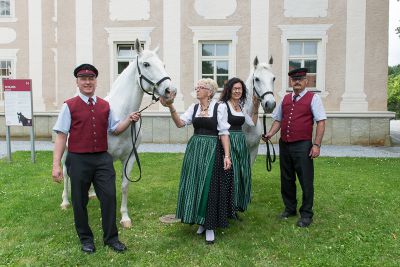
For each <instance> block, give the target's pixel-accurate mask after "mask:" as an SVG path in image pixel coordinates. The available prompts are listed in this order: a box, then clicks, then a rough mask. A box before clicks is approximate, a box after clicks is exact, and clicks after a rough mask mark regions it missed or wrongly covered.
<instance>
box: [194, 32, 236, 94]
mask: <svg viewBox="0 0 400 267" xmlns="http://www.w3.org/2000/svg"><path fill="white" fill-rule="evenodd" d="M189 28H190V29H191V30H192V32H193V51H194V53H193V54H194V59H193V60H194V61H193V62H194V66H193V67H194V70H193V86H195V84H196V82H197V81H198V80H199V79H200V78H201V77H202V76H201V43H204V42H230V49H229V52H230V55H229V57H230V60H229V74H228V78H231V77H233V76H235V75H236V46H237V40H238V36H237V32H238V31H239V29H240V28H241V26H190V27H189Z"/></svg>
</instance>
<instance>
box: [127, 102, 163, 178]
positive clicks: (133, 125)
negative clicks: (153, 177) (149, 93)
mask: <svg viewBox="0 0 400 267" xmlns="http://www.w3.org/2000/svg"><path fill="white" fill-rule="evenodd" d="M159 99H160V98H157V97H155V96H154V95H153V97H152V100H151V103H150V104H149V105H147V106H146V107H144V108H142V109H141V110H139V113H142V111H144V110H146V109H147V108H149V107H150V106H151V105H154V104H155V103H157V101H158V100H159ZM139 121H140V123H139V130H138V132H137V133H136V122H134V123H131V142H132V150H131V152H130V153H129V156H128V160H127V161H126V162H125V164H124V174H125V177H126V179H128V181H129V182H132V183H136V182H139V181H140V180H141V179H142V166H141V164H140V159H139V154H138V152H137V149H136V142H137V139H138V137H139V133H140V130H141V129H142V118H140V119H139ZM132 154H134V155H135V160H136V163H137V166H138V168H139V178H137V179H136V180H133V179H130V178H129V176H128V173H127V172H126V168H127V166H128V162H129V160H130V159H131V157H132Z"/></svg>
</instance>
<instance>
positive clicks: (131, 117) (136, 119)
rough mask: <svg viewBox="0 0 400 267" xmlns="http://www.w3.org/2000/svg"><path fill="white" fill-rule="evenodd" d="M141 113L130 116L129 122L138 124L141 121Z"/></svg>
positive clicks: (133, 113)
mask: <svg viewBox="0 0 400 267" xmlns="http://www.w3.org/2000/svg"><path fill="white" fill-rule="evenodd" d="M140 116H141V114H140V112H132V113H131V114H129V120H130V121H131V122H132V121H134V122H137V121H138V120H139V119H140Z"/></svg>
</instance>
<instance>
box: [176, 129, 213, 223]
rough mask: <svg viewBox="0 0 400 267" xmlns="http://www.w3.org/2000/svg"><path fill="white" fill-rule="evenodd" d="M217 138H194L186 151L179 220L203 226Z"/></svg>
mask: <svg viewBox="0 0 400 267" xmlns="http://www.w3.org/2000/svg"><path fill="white" fill-rule="evenodd" d="M217 138H218V137H217V136H209V135H193V136H192V137H191V138H190V140H189V142H188V144H187V147H186V151H185V156H184V158H183V164H182V171H181V177H180V182H179V192H178V204H177V209H176V218H178V219H181V221H182V222H183V223H189V224H194V223H195V224H201V225H203V224H204V222H205V217H206V210H207V198H208V192H209V190H210V181H211V176H212V172H213V169H214V163H215V151H216V145H217V140H218V139H217Z"/></svg>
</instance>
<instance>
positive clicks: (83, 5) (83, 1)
mask: <svg viewBox="0 0 400 267" xmlns="http://www.w3.org/2000/svg"><path fill="white" fill-rule="evenodd" d="M92 12H93V7H92V0H75V20H76V23H75V42H76V49H75V51H76V65H80V64H82V63H93V17H92Z"/></svg>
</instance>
